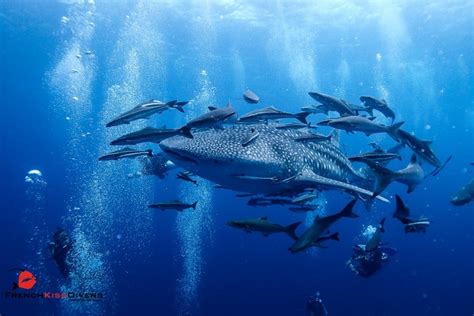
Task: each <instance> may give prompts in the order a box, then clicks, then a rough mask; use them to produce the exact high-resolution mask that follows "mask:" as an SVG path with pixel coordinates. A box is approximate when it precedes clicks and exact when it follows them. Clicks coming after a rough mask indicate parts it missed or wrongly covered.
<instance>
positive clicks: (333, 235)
mask: <svg viewBox="0 0 474 316" xmlns="http://www.w3.org/2000/svg"><path fill="white" fill-rule="evenodd" d="M328 238H329V239H332V240H336V241H341V240H340V239H339V233H338V232H336V233H333V234H331V235H329V236H328Z"/></svg>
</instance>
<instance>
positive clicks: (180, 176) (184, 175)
mask: <svg viewBox="0 0 474 316" xmlns="http://www.w3.org/2000/svg"><path fill="white" fill-rule="evenodd" d="M176 178H178V179H181V180H183V181H187V182H191V183H194V184H195V185H198V183H197V181H196V180H193V179H191V177H190V176H189V174H188V173H185V172H180V173H178V174H177V175H176Z"/></svg>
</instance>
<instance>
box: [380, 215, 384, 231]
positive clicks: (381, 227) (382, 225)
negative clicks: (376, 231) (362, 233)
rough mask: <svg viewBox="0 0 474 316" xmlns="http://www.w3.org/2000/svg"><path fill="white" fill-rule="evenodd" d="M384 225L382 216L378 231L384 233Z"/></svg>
mask: <svg viewBox="0 0 474 316" xmlns="http://www.w3.org/2000/svg"><path fill="white" fill-rule="evenodd" d="M384 225H385V217H384V218H382V220H381V221H380V225H379V228H380V231H381V232H382V233H385V226H384Z"/></svg>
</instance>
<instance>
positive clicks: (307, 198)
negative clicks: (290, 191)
mask: <svg viewBox="0 0 474 316" xmlns="http://www.w3.org/2000/svg"><path fill="white" fill-rule="evenodd" d="M317 197H318V195H317V194H314V193H307V194H303V195H300V196H298V197H296V198H294V199H293V200H291V202H293V203H294V204H305V203H308V202H311V201H312V200H314V199H315V198H317Z"/></svg>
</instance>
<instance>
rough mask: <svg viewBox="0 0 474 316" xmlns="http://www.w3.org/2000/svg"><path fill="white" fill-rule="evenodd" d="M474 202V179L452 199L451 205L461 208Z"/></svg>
mask: <svg viewBox="0 0 474 316" xmlns="http://www.w3.org/2000/svg"><path fill="white" fill-rule="evenodd" d="M472 200H474V179H472V180H471V181H470V182H469V183H468V184H466V185H464V186H463V187H461V189H459V191H458V192H456V193H455V194H454V195H453V196H452V197H451V200H450V202H451V204H453V205H456V206H461V205H465V204H468V203H470V202H471V201H472Z"/></svg>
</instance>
